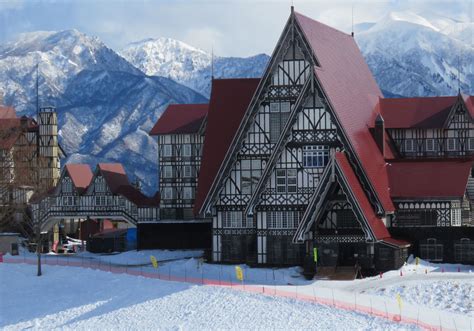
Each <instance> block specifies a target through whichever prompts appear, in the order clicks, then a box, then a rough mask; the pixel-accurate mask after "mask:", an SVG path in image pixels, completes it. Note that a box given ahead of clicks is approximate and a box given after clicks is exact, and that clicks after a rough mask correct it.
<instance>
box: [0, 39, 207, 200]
mask: <svg viewBox="0 0 474 331" xmlns="http://www.w3.org/2000/svg"><path fill="white" fill-rule="evenodd" d="M36 63H39V66H38V72H39V91H40V105H54V106H55V107H56V108H57V112H58V116H59V125H60V143H61V144H62V146H63V147H64V149H65V150H66V153H67V154H68V156H69V158H68V161H74V162H87V163H90V164H95V163H96V162H97V161H109V162H110V161H119V162H122V163H123V164H124V166H125V167H126V168H127V170H128V172H129V173H130V174H135V175H136V176H138V178H140V179H141V182H142V184H143V186H144V188H145V190H146V191H147V192H149V193H152V192H153V191H154V190H156V182H157V179H156V175H157V164H156V155H157V144H156V142H155V141H154V139H152V138H151V137H149V136H148V134H147V132H148V131H149V130H150V129H151V127H152V125H153V124H154V122H155V121H156V120H157V119H158V117H159V116H160V114H161V113H162V112H163V110H164V108H165V107H166V106H167V105H168V104H169V103H191V102H197V103H199V102H206V101H207V100H206V98H204V97H203V96H202V95H200V94H198V93H197V92H195V91H193V90H191V89H189V88H187V87H185V86H183V85H180V84H178V83H176V82H174V81H172V80H170V79H168V78H163V77H149V76H146V75H145V74H143V73H142V72H141V71H140V70H138V69H137V68H135V67H134V66H133V65H131V64H130V63H129V62H127V61H126V60H125V59H123V58H122V57H121V56H119V55H118V54H117V53H115V52H114V51H113V50H111V49H109V48H107V47H106V46H105V45H104V44H103V43H102V42H101V41H100V40H98V39H97V38H93V37H89V36H87V35H84V34H82V33H80V32H78V31H76V30H68V31H61V32H35V33H29V34H24V35H21V36H20V37H19V38H18V39H17V40H15V41H14V42H11V43H8V44H5V45H3V46H0V89H2V90H4V91H5V101H6V103H7V104H11V105H14V106H15V107H16V109H17V111H18V112H19V113H20V114H30V115H31V114H34V112H35V109H36V108H35V107H36V97H35V96H36V89H35V84H36Z"/></svg>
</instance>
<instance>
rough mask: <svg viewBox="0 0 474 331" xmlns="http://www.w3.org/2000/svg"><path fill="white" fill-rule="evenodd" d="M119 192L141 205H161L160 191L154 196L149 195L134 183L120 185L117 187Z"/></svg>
mask: <svg viewBox="0 0 474 331" xmlns="http://www.w3.org/2000/svg"><path fill="white" fill-rule="evenodd" d="M117 194H120V195H121V196H123V197H125V198H127V199H128V200H129V201H131V202H133V203H134V204H136V205H137V206H139V207H158V206H159V205H160V195H159V194H158V193H157V194H155V196H153V197H147V196H146V195H144V194H143V193H142V192H140V190H139V189H137V188H136V187H134V186H132V185H127V186H120V187H119V188H118V189H117Z"/></svg>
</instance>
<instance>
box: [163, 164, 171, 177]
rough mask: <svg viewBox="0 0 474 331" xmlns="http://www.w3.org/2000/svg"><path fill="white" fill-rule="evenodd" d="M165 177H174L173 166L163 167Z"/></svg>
mask: <svg viewBox="0 0 474 331" xmlns="http://www.w3.org/2000/svg"><path fill="white" fill-rule="evenodd" d="M163 177H164V178H172V177H173V168H172V167H171V166H164V167H163Z"/></svg>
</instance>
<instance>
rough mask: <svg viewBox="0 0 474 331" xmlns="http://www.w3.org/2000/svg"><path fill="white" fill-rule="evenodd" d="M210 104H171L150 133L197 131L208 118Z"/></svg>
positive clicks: (153, 134) (154, 134)
mask: <svg viewBox="0 0 474 331" xmlns="http://www.w3.org/2000/svg"><path fill="white" fill-rule="evenodd" d="M208 108H209V105H208V104H186V105H169V106H168V108H166V110H165V112H164V113H163V114H162V115H161V116H160V118H159V119H158V121H157V122H156V124H155V126H154V127H153V129H151V131H150V135H152V136H156V135H160V134H176V133H196V132H198V131H199V128H200V127H201V125H202V123H203V121H204V120H205V118H206V115H207V110H208Z"/></svg>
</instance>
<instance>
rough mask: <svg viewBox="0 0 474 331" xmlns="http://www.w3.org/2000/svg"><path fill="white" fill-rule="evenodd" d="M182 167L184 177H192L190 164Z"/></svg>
mask: <svg viewBox="0 0 474 331" xmlns="http://www.w3.org/2000/svg"><path fill="white" fill-rule="evenodd" d="M183 168H184V169H183V175H184V177H186V178H189V177H192V168H191V166H190V165H185V166H184V167H183Z"/></svg>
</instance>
